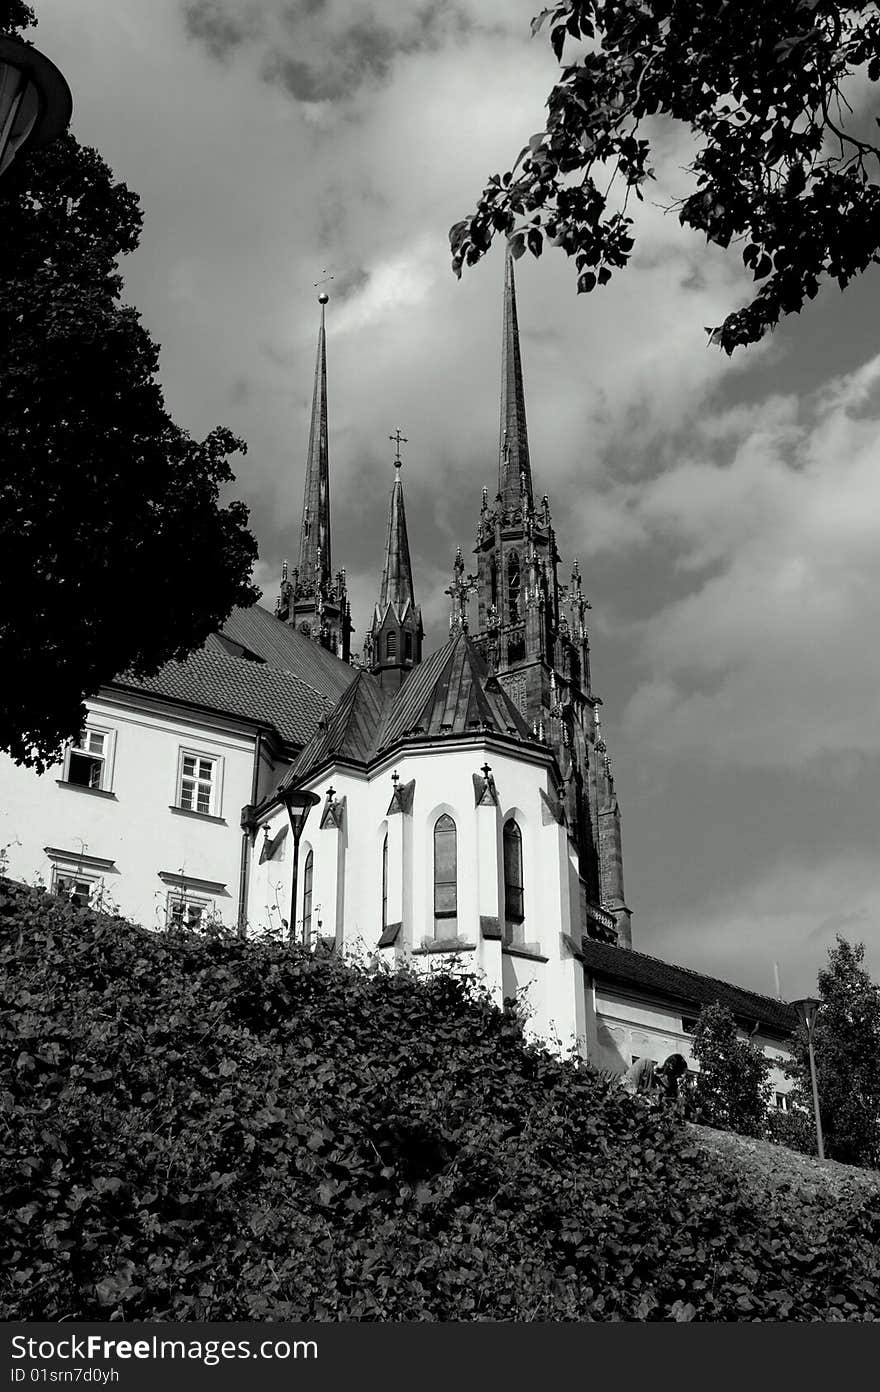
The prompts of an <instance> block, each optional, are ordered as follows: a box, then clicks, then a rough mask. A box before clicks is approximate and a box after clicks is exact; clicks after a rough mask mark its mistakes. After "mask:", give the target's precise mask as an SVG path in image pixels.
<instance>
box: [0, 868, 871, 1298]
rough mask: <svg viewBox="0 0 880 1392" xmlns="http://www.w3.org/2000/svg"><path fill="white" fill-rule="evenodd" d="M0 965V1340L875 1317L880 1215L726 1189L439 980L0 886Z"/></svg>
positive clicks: (671, 1126) (629, 1105) (610, 1097)
mask: <svg viewBox="0 0 880 1392" xmlns="http://www.w3.org/2000/svg"><path fill="white" fill-rule="evenodd" d="M0 963H2V983H3V1010H2V1016H0V1021H2V1024H0V1043H2V1060H0V1066H2V1076H3V1079H4V1080H5V1081H4V1083H3V1084H0V1088H2V1094H0V1096H2V1120H3V1131H4V1137H5V1143H4V1146H3V1148H2V1149H3V1158H2V1176H0V1182H2V1207H3V1211H4V1213H5V1215H6V1218H5V1225H6V1230H5V1232H4V1234H3V1237H4V1240H3V1242H2V1243H0V1317H2V1318H4V1319H7V1320H9V1319H23V1320H37V1319H45V1320H58V1319H61V1318H62V1317H65V1318H68V1319H71V1318H77V1319H86V1318H91V1319H106V1318H108V1317H113V1316H115V1317H117V1318H124V1319H127V1320H154V1319H174V1320H195V1319H204V1320H214V1319H242V1320H250V1319H256V1320H265V1319H268V1320H273V1319H285V1320H299V1319H306V1320H311V1319H319V1320H336V1319H389V1320H420V1319H431V1320H456V1319H468V1320H469V1319H479V1320H513V1319H515V1320H547V1319H550V1320H581V1321H582V1320H613V1319H656V1320H689V1319H700V1320H705V1319H786V1320H814V1319H877V1318H878V1317H880V1257H878V1238H880V1194H878V1192H876V1191H874V1190H866V1191H862V1192H861V1193H855V1192H849V1193H847V1194H846V1195H845V1196H842V1197H841V1196H838V1197H836V1198H834V1199H833V1201H829V1198H828V1195H827V1194H825V1195H819V1196H818V1197H817V1195H816V1193H815V1192H812V1193H810V1192H804V1193H800V1192H798V1191H795V1190H791V1189H788V1190H787V1189H786V1188H785V1187H782V1188H780V1187H778V1186H777V1187H775V1188H771V1187H770V1185H769V1183H766V1184H765V1182H764V1181H763V1180H762V1179H760V1178H755V1177H752V1176H749V1175H748V1174H746V1173H744V1172H743V1171H742V1169H741V1167H740V1168H737V1169H733V1168H731V1167H730V1166H727V1165H726V1164H725V1162H724V1159H723V1157H720V1156H719V1157H714V1158H713V1157H712V1156H711V1155H710V1154H708V1153H706V1152H705V1151H704V1150H702V1149H700V1148H698V1146H697V1145H696V1144H695V1143H694V1140H693V1135H694V1133H693V1132H691V1131H690V1130H689V1129H688V1128H687V1127H684V1126H682V1125H681V1124H680V1123H679V1122H677V1121H676V1120H675V1119H674V1118H673V1117H671V1116H669V1115H663V1114H661V1113H658V1112H657V1111H654V1110H651V1109H648V1108H646V1107H645V1106H644V1105H642V1104H641V1103H640V1102H639V1101H638V1100H634V1099H632V1098H630V1097H628V1096H627V1095H625V1094H624V1093H623V1092H622V1091H621V1089H620V1088H619V1087H617V1086H616V1085H615V1084H614V1083H612V1082H610V1081H608V1080H606V1079H602V1078H600V1077H599V1076H598V1075H597V1074H596V1073H595V1072H594V1071H593V1070H592V1069H591V1068H589V1067H587V1066H585V1065H583V1064H580V1063H578V1062H572V1061H560V1060H558V1059H555V1058H553V1057H551V1056H550V1055H549V1054H548V1053H546V1052H543V1051H542V1050H540V1049H538V1048H534V1047H530V1046H528V1045H526V1044H525V1043H524V1042H523V1037H522V1033H521V1028H520V1023H519V1021H518V1019H517V1018H516V1016H515V1015H514V1014H513V1013H510V1012H506V1013H501V1012H499V1011H497V1010H496V1009H494V1008H493V1007H492V1006H491V1005H490V1004H489V1003H488V1002H486V1001H485V1000H482V999H480V998H479V996H478V995H476V993H475V992H474V991H470V992H469V991H468V988H467V986H466V985H462V984H461V983H456V982H455V981H454V980H453V979H452V978H451V977H450V976H448V975H446V974H439V973H438V974H437V975H436V976H435V977H434V978H432V979H426V978H422V979H421V980H418V979H416V978H415V977H414V976H412V975H410V974H408V973H407V972H405V971H401V972H397V973H393V974H391V973H386V972H384V971H373V972H369V971H366V970H362V969H358V968H355V967H352V966H350V965H346V964H345V963H344V962H343V961H341V960H338V959H337V958H336V957H334V955H332V954H329V955H322V954H320V953H316V954H312V955H310V954H308V953H305V952H303V951H290V950H289V949H287V948H283V947H281V946H279V945H276V944H259V943H256V944H255V943H244V942H241V941H239V940H237V939H232V938H226V937H222V936H213V937H211V936H208V937H196V936H193V935H191V934H186V933H179V934H167V935H158V934H155V933H152V932H148V931H146V930H144V929H142V928H139V927H137V926H136V925H133V924H130V923H127V922H125V921H123V920H121V919H118V918H111V917H108V916H102V915H99V914H95V913H93V912H90V911H88V910H80V909H76V908H73V907H71V906H70V905H69V904H66V903H63V902H61V901H60V900H57V899H53V898H50V897H48V896H47V895H45V894H43V893H41V892H38V891H33V890H28V889H23V888H21V887H19V886H15V885H11V884H9V883H8V882H0ZM805 1163H810V1162H805Z"/></svg>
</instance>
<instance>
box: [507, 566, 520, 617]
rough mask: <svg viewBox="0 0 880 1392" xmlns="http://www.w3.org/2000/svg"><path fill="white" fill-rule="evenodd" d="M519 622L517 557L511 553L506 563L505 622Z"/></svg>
mask: <svg viewBox="0 0 880 1392" xmlns="http://www.w3.org/2000/svg"><path fill="white" fill-rule="evenodd" d="M518 620H519V556H518V555H517V554H516V552H515V551H512V552H511V554H510V556H509V557H508V561H507V622H508V623H516V622H517V621H518Z"/></svg>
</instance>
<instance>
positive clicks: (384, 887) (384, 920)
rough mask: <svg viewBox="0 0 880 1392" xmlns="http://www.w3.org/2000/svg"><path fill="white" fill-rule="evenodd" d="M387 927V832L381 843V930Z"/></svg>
mask: <svg viewBox="0 0 880 1392" xmlns="http://www.w3.org/2000/svg"><path fill="white" fill-rule="evenodd" d="M387 927H388V832H387V831H386V833H385V840H384V841H383V842H382V928H383V931H384V929H386V928H387Z"/></svg>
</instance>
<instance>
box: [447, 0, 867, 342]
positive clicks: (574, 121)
mask: <svg viewBox="0 0 880 1392" xmlns="http://www.w3.org/2000/svg"><path fill="white" fill-rule="evenodd" d="M543 26H546V27H547V28H548V30H549V35H550V42H551V44H552V47H553V51H554V53H555V54H556V57H557V59H558V60H559V61H560V62H563V53H564V50H565V47H566V44H567V43H574V44H577V45H582V44H584V43H585V44H586V51H585V52H584V53H583V54H582V56H580V57H575V58H574V59H572V60H571V61H565V62H563V68H562V73H561V76H560V78H559V81H558V82H557V83H556V85H555V86H554V87H553V89H552V91H551V93H550V96H549V99H548V102H547V106H548V112H549V114H548V117H547V123H546V127H545V128H544V129H543V130H541V131H538V132H537V134H535V135H533V136H532V137H531V139H530V140H529V142H528V145H527V146H526V147H525V148H524V149H523V150H522V151H521V152H520V154H519V156H518V157H517V159H516V162H515V163H514V165H513V167H512V169H511V170H510V171H509V172H508V173H506V174H504V175H503V176H499V175H497V174H496V175H493V177H492V178H491V179H490V180H489V183H488V185H487V186H486V188H485V189H484V191H483V194H482V197H481V199H480V201H479V204H478V205H477V209H476V212H475V213H474V214H473V215H471V216H470V217H468V218H466V219H464V220H463V221H461V222H459V223H456V225H455V226H454V227H453V228H452V230H451V232H450V241H451V245H452V253H453V269H454V270H455V272H456V274H458V275H460V274H461V267H462V266H463V265H473V264H474V262H476V261H478V260H479V259H480V257H481V256H482V255H483V254H484V253H485V252H486V251H487V250H488V248H489V246H490V244H491V241H492V238H493V237H494V235H495V234H496V233H498V232H500V233H503V234H505V235H506V236H507V237H508V239H509V242H510V247H511V250H512V253H513V255H514V256H521V255H522V254H523V252H524V251H525V249H526V248H528V250H529V251H531V252H532V254H533V255H534V256H539V255H540V254H541V251H542V248H543V246H544V241H545V238H546V239H547V241H549V242H550V243H552V244H553V245H555V246H558V247H560V248H561V249H562V250H563V251H564V252H565V253H566V254H567V255H568V256H570V257H573V258H574V261H575V265H576V268H577V287H578V292H579V293H580V292H584V291H591V290H593V289H595V288H596V286H601V285H605V284H607V282H608V281H609V280H610V279H611V276H612V274H613V272H614V271H615V270H617V269H619V268H621V267H623V266H625V265H626V264H627V262H628V261H629V258H630V255H631V252H632V249H633V235H632V232H633V219H632V217H631V216H630V215H629V214H628V212H627V203H628V199H629V197H630V195H634V196H635V197H636V199H642V198H643V197H644V189H645V185H646V184H647V182H648V181H649V180H650V179H651V178H652V177H653V170H652V167H651V162H652V159H653V145H654V141H655V134H656V131H657V129H658V127H657V126H656V125H654V124H652V120H653V118H657V117H667V118H671V119H673V120H674V121H677V122H680V123H681V124H682V125H683V126H686V127H688V128H689V130H690V132H691V134H692V136H693V137H694V141H695V153H694V157H693V160H692V162H691V164H690V166H689V171H688V172H689V173H690V175H691V178H692V184H693V187H692V191H691V192H690V193H689V195H688V196H687V197H685V198H684V199H683V201H682V202H681V203H680V205H679V207H678V216H679V220H680V222H681V223H682V225H683V226H685V227H691V228H694V229H695V230H696V231H699V232H702V233H704V234H705V236H706V238H707V240H708V241H710V242H714V243H715V244H716V245H718V246H721V247H727V246H728V245H729V244H730V243H731V242H737V243H739V244H740V246H741V255H742V260H743V264H744V266H745V267H746V269H747V270H748V271H749V272H750V273H751V275H752V276H753V277H754V280H755V282H760V285H759V287H758V288H757V290H756V292H755V295H754V298H753V299H752V300H751V301H750V302H749V303H748V304H747V305H745V306H744V307H743V308H741V309H739V310H737V311H736V312H734V313H731V314H729V315H728V316H727V318H726V319H725V320H724V323H723V324H721V325H720V326H719V327H716V328H713V329H710V330H709V331H708V332H709V333H710V334H711V338H712V341H713V342H715V343H718V344H720V345H721V347H722V348H723V349H724V350H725V352H727V353H731V352H733V350H734V349H735V348H736V347H737V346H738V345H740V344H746V343H754V342H756V341H757V340H758V339H760V338H761V337H762V335H763V334H765V333H766V332H767V331H768V330H769V329H771V328H772V327H773V326H774V325H775V324H776V323H777V322H778V321H779V319H780V318H781V317H782V316H783V315H786V314H790V313H791V312H793V311H796V312H797V311H800V309H801V307H802V306H803V303H804V300H805V299H807V298H809V299H812V298H813V297H814V296H815V295H816V293H817V291H818V288H819V285H820V283H821V282H822V281H823V280H828V279H833V280H836V281H837V282H838V284H839V285H840V287H841V289H842V288H844V287H845V286H846V285H847V284H848V283H849V282H850V281H851V280H852V279H853V277H854V276H856V275H858V274H859V273H860V272H862V271H864V270H865V269H866V268H867V267H868V266H869V265H870V264H871V263H872V262H876V261H877V260H878V259H880V187H878V175H880V150H878V147H877V145H876V143H875V140H876V129H875V122H874V119H873V117H864V116H860V113H859V107H858V103H859V101H860V100H861V99H862V98H864V96H865V91H866V89H867V91H868V92H870V90H871V84H874V83H876V82H877V81H878V79H880V13H878V8H877V6H876V4H875V3H854V4H843V3H840V0H774V3H773V4H765V5H761V4H756V3H755V0H560V3H558V4H555V5H553V6H552V7H551V8H549V9H545V10H544V11H542V13H541V14H540V15H539V16H538V17H537V19H535V20H534V21H533V23H532V30H533V33H534V32H537V31H538V29H540V28H542V27H543ZM849 97H853V103H854V104H850V101H849ZM618 191H621V192H622V196H618Z"/></svg>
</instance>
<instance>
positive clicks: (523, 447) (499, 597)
mask: <svg viewBox="0 0 880 1392" xmlns="http://www.w3.org/2000/svg"><path fill="white" fill-rule="evenodd" d="M475 554H476V557H477V573H476V575H474V576H469V577H468V578H467V580H465V578H464V562H463V560H462V559H461V556H460V553H459V555H458V556H457V557H456V562H455V576H454V580H453V584H452V587H451V589H450V593H451V594H452V597H453V623H457V622H462V621H466V620H464V619H463V616H464V615H465V613H466V609H465V604H466V594H467V591H468V590H472V591H475V593H476V596H477V625H478V631H477V633H476V634H475V635H474V638H475V641H476V643H477V645H478V646H479V647H480V649H481V651H482V653H483V656H484V657H485V659H486V662H487V664H488V666H489V670H490V671H491V672H493V673H494V674H495V675H497V677H498V680H499V682H500V684H501V685H502V686H503V687H504V689H505V691H506V692H507V694H508V696H509V697H510V698H511V700H512V701H513V702H514V704H515V705H516V706H517V707H518V708H519V710H520V711H521V713H522V714H523V716H524V717H525V719H526V721H527V723H528V725H529V728H530V729H531V730H532V732H533V735H534V737H535V738H537V739H539V740H542V741H543V742H545V743H547V744H549V745H550V747H551V748H553V750H554V753H555V754H556V758H557V762H558V764H559V767H560V770H561V773H562V779H563V784H562V787H561V788H560V790H559V798H560V804H561V808H562V809H563V810H564V813H565V817H566V821H567V825H568V829H569V835H570V837H571V840H572V843H573V845H574V847H575V848H576V850H577V855H578V865H579V870H580V879H581V888H582V906H583V915H584V928H585V930H586V931H587V932H588V933H589V934H590V935H591V936H594V937H600V938H605V939H608V940H612V941H615V940H616V941H618V942H619V943H620V944H621V945H622V946H630V945H631V929H630V912H629V909H628V908H627V907H626V902H625V899H624V891H623V859H622V853H621V835H620V809H619V805H618V802H617V797H616V794H615V792H614V783H613V780H612V777H611V762H610V759H609V758H608V755H607V750H606V747H605V743H604V740H602V738H601V729H600V727H599V723H598V708H599V706H600V705H601V701H600V700H599V698H598V697H597V696H596V695H595V694H594V692H593V690H592V684H591V675H590V643H589V635H588V632H587V625H586V613H587V610H588V609H589V607H590V605H589V601H588V600H587V598H586V596H585V594H584V592H583V586H582V581H581V575H580V570H579V567H578V563H577V561H575V562H574V564H573V566H572V570H571V577H570V581H569V583H568V584H567V585H561V584H560V583H559V574H558V567H559V561H560V556H559V552H558V550H557V546H556V536H555V533H554V530H553V522H552V518H551V515H550V503H549V500H548V498H547V495H546V494H544V495H543V497H542V498H541V500H540V502H539V503H537V504H536V502H535V496H534V488H533V483H532V468H531V459H530V455H529V439H528V431H527V427H526V409H525V393H524V390H523V372H522V358H521V353H520V343H519V325H518V321H517V308H516V285H515V281H514V272H513V260H512V258H511V256H510V254H509V253H508V254H507V255H506V257H505V270H504V312H503V318H502V339H501V429H500V438H499V446H498V491H497V493H496V495H495V499H494V505H493V506H490V503H489V495H488V489H486V488H484V489H483V501H482V506H481V508H480V520H479V526H478V528H477V538H476V547H475Z"/></svg>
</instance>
